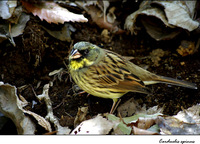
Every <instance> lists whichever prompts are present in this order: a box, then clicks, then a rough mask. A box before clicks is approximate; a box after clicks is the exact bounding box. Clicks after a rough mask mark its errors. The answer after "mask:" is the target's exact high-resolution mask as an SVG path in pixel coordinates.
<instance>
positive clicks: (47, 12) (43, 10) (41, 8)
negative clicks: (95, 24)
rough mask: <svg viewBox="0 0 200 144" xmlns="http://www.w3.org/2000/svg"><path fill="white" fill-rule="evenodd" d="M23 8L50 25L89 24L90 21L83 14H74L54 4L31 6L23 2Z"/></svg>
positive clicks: (45, 3)
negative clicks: (65, 23) (66, 23)
mask: <svg viewBox="0 0 200 144" xmlns="http://www.w3.org/2000/svg"><path fill="white" fill-rule="evenodd" d="M22 4H23V6H24V7H25V8H26V9H27V10H28V11H29V12H32V13H33V15H34V16H38V17H39V18H40V19H41V20H43V19H44V20H46V21H47V22H48V23H55V24H58V23H62V24H63V23H64V22H70V21H71V22H87V21H88V19H87V18H85V17H84V16H83V15H82V14H74V13H72V12H70V11H68V10H67V9H65V8H63V7H61V6H59V5H58V4H56V3H54V2H43V3H39V4H38V5H37V4H31V3H28V2H25V1H22Z"/></svg>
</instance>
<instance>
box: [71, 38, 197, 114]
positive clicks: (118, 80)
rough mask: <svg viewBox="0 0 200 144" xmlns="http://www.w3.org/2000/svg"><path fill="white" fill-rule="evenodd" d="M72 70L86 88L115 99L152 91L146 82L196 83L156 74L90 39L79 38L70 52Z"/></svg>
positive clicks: (185, 84) (99, 95) (88, 90)
mask: <svg viewBox="0 0 200 144" xmlns="http://www.w3.org/2000/svg"><path fill="white" fill-rule="evenodd" d="M69 71H70V74H71V77H72V78H73V80H74V81H75V83H76V84H77V85H78V86H79V87H80V88H81V89H82V90H84V91H85V92H87V93H89V94H91V95H93V96H97V97H101V98H110V99H112V100H113V105H112V108H111V111H110V113H113V112H114V109H116V107H115V105H116V102H117V101H118V98H120V97H122V96H123V95H124V94H126V93H128V92H138V93H144V94H151V92H150V90H149V89H148V88H147V87H146V85H150V84H156V83H167V84H172V85H177V86H182V87H186V88H191V89H197V87H196V84H194V83H190V82H186V81H181V80H177V79H173V78H169V77H164V76H159V75H156V74H153V73H151V72H149V71H147V70H145V69H143V68H141V67H139V66H137V65H135V64H133V63H132V62H130V61H129V60H128V59H127V58H125V57H123V56H121V55H119V54H117V53H115V52H112V51H109V50H106V49H102V48H100V47H98V46H97V45H94V44H91V43H89V42H84V41H83V42H78V43H76V44H75V45H74V47H73V49H72V50H71V53H70V55H69Z"/></svg>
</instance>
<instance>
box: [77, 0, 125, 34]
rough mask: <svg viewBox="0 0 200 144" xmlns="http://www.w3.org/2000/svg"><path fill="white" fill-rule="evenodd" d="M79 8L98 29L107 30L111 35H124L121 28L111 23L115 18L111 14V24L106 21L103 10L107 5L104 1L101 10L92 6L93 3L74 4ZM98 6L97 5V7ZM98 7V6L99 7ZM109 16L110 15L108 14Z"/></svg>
mask: <svg viewBox="0 0 200 144" xmlns="http://www.w3.org/2000/svg"><path fill="white" fill-rule="evenodd" d="M76 3H77V4H78V5H79V6H80V7H82V8H83V9H84V10H85V11H86V12H87V13H88V14H89V15H90V16H91V18H92V20H93V21H94V22H95V23H96V24H97V25H98V26H99V27H100V28H103V29H108V30H110V31H111V32H113V33H116V34H121V33H124V32H125V31H124V30H122V29H121V28H119V27H118V26H117V24H116V23H117V22H116V21H115V22H113V20H115V18H114V17H115V16H114V14H113V13H112V14H111V15H112V22H113V23H109V22H108V21H107V18H106V15H105V10H106V9H107V7H108V3H107V2H106V1H103V5H104V7H102V8H100V9H99V8H98V7H97V6H95V5H93V4H94V3H87V2H86V3H82V2H76ZM95 4H96V3H95ZM98 6H99V5H98ZM99 7H100V6H99ZM111 12H113V10H111ZM109 15H110V14H109Z"/></svg>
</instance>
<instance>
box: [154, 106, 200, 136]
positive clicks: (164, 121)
mask: <svg viewBox="0 0 200 144" xmlns="http://www.w3.org/2000/svg"><path fill="white" fill-rule="evenodd" d="M199 114H200V104H197V105H194V106H192V107H190V108H188V109H187V110H183V111H180V112H179V113H178V114H177V115H175V116H159V117H158V119H157V120H156V123H157V124H158V126H159V127H160V130H161V134H182V135H189V134H198V135H199V134H200V115H199Z"/></svg>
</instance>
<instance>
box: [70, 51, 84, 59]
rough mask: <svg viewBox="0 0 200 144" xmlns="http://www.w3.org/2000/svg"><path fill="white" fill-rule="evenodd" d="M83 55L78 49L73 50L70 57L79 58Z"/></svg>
mask: <svg viewBox="0 0 200 144" xmlns="http://www.w3.org/2000/svg"><path fill="white" fill-rule="evenodd" d="M81 56H82V55H81V54H80V53H79V52H78V50H77V49H75V50H73V51H72V52H71V55H70V59H78V58H80V57H81Z"/></svg>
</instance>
